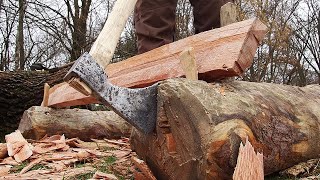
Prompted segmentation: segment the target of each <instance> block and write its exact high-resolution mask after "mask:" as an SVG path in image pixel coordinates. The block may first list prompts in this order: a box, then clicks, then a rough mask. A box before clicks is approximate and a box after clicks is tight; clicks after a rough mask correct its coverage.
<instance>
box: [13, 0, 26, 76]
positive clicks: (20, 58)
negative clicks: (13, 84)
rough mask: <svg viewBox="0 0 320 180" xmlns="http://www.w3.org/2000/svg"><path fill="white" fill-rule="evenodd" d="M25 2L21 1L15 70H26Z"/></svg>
mask: <svg viewBox="0 0 320 180" xmlns="http://www.w3.org/2000/svg"><path fill="white" fill-rule="evenodd" d="M25 8H26V7H25V0H19V10H18V12H19V18H18V29H17V35H16V51H15V69H16V70H18V69H19V70H24V65H25V54H24V33H23V31H24V28H23V24H24V14H25Z"/></svg>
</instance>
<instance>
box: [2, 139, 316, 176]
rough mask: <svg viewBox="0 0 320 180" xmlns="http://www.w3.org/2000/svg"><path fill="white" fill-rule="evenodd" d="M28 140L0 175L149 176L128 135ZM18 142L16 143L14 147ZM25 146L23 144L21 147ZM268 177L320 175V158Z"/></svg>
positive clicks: (6, 162) (3, 163)
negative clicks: (29, 152) (28, 150)
mask: <svg viewBox="0 0 320 180" xmlns="http://www.w3.org/2000/svg"><path fill="white" fill-rule="evenodd" d="M27 143H28V147H31V149H32V152H33V153H32V155H29V157H23V156H24V155H25V154H22V155H21V154H20V155H19V156H18V154H16V155H14V156H13V157H8V156H7V157H6V158H4V159H3V160H0V179H10V180H14V179H63V180H64V179H71V180H73V179H74V180H78V179H111V180H113V179H120V180H122V179H123V180H124V179H139V178H135V177H134V175H137V174H140V177H141V174H142V176H144V177H146V174H144V173H143V172H145V171H146V169H141V166H139V165H138V166H139V167H137V155H136V154H135V153H134V152H133V151H132V150H131V147H130V144H129V139H128V138H121V139H118V140H109V139H103V140H95V139H93V140H92V141H91V142H84V141H81V140H79V139H77V138H73V139H65V137H64V136H63V135H62V136H60V135H55V136H51V137H44V138H42V139H41V140H38V141H35V140H28V141H27ZM2 145H4V144H2ZM11 145H12V144H11ZM16 145H17V144H16ZM16 145H14V144H13V145H12V147H13V149H14V147H15V146H16ZM2 147H3V146H2ZM0 149H1V148H0ZM22 150H23V149H22V148H20V149H19V150H18V151H22ZM9 151H10V150H8V152H9ZM11 151H12V150H11ZM13 151H16V152H17V150H13ZM11 153H12V152H11ZM0 156H1V155H0ZM19 158H26V160H23V161H22V162H20V163H18V162H17V161H16V160H17V159H19ZM138 161H139V160H138ZM139 168H140V169H139ZM140 170H142V172H141V171H140ZM147 171H149V170H148V169H147ZM140 179H141V178H140ZM147 179H150V178H147ZM265 179H266V180H289V179H303V180H311V179H320V160H319V159H313V160H309V161H308V162H305V163H301V164H299V165H296V166H294V167H292V168H289V169H287V170H285V171H282V172H280V173H275V174H272V175H269V176H266V177H265Z"/></svg>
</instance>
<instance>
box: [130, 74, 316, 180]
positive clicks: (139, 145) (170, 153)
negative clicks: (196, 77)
mask: <svg viewBox="0 0 320 180" xmlns="http://www.w3.org/2000/svg"><path fill="white" fill-rule="evenodd" d="M319 126H320V86H319V85H310V86H307V87H302V88H301V87H293V86H284V85H277V84H268V83H252V82H242V81H230V82H223V83H215V84H208V83H206V82H202V81H190V80H187V79H172V80H167V81H164V82H162V83H161V84H160V86H159V92H158V117H157V126H156V129H155V131H154V132H153V133H152V134H149V135H145V134H142V133H140V132H138V131H136V130H134V132H133V134H132V135H131V141H130V142H131V146H132V148H133V149H134V150H135V151H136V152H137V154H138V155H139V157H140V158H141V159H143V160H144V161H145V162H146V163H147V164H148V166H149V167H150V169H151V170H152V172H153V173H154V175H155V176H156V178H157V179H159V180H161V179H231V178H232V174H233V172H234V168H235V166H236V163H237V156H238V153H239V144H240V143H241V142H243V143H245V141H246V138H247V137H248V140H249V141H250V142H251V144H252V146H253V147H254V149H255V150H256V151H257V152H263V156H264V157H263V158H264V172H265V174H270V173H273V172H277V171H279V170H282V169H285V168H287V167H291V166H293V165H295V164H297V163H299V162H302V161H305V160H308V159H311V158H317V157H319V156H320V155H319V154H320V136H319V134H320V129H319ZM190 172H192V173H190Z"/></svg>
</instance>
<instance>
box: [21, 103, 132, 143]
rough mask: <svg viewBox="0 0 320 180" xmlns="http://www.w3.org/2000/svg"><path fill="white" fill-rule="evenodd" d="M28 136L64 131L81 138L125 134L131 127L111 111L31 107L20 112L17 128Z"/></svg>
mask: <svg viewBox="0 0 320 180" xmlns="http://www.w3.org/2000/svg"><path fill="white" fill-rule="evenodd" d="M18 129H19V130H20V131H21V133H22V134H23V136H24V137H25V138H28V139H36V140H38V139H41V138H42V137H43V136H45V135H49V136H53V135H57V134H64V135H65V136H66V137H67V138H76V137H77V138H79V139H81V140H84V141H90V140H91V139H101V138H108V139H112V138H121V137H129V136H130V133H131V126H130V125H129V123H127V122H126V121H125V120H123V119H122V118H121V117H120V116H118V115H117V114H116V113H114V112H113V111H89V110H84V109H51V108H47V107H39V106H34V107H31V108H30V109H28V110H26V111H25V112H24V114H23V117H22V119H21V122H20V124H19V128H18Z"/></svg>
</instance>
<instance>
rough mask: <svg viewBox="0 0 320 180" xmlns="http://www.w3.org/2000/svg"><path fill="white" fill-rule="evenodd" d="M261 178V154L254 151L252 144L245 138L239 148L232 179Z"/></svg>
mask: <svg viewBox="0 0 320 180" xmlns="http://www.w3.org/2000/svg"><path fill="white" fill-rule="evenodd" d="M251 179H252V180H253V179H255V180H263V179H264V173H263V154H261V153H259V152H258V153H256V152H255V151H254V148H253V146H252V145H251V143H250V142H249V141H248V138H247V140H246V144H245V145H243V144H242V142H241V144H240V148H239V155H238V160H237V166H236V168H235V171H234V174H233V180H251Z"/></svg>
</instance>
